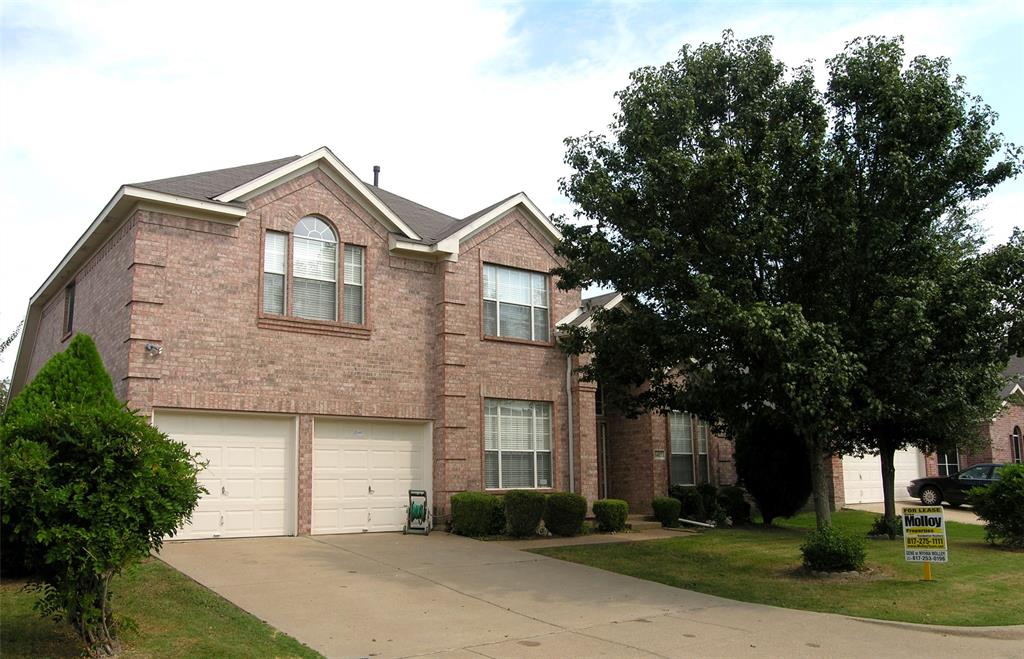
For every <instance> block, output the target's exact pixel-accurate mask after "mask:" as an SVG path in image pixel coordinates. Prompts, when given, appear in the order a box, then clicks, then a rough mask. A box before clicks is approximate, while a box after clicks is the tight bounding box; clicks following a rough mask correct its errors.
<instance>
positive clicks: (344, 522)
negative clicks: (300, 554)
mask: <svg viewBox="0 0 1024 659" xmlns="http://www.w3.org/2000/svg"><path fill="white" fill-rule="evenodd" d="M429 441H430V433H429V426H428V425H427V424H423V423H420V424H403V423H394V422H382V421H371V420H340V421H339V420H317V421H316V423H315V424H314V439H313V444H314V449H315V450H314V463H313V472H314V480H313V499H314V509H315V512H314V520H313V533H353V532H356V533H358V532H363V531H397V530H401V529H402V527H403V525H404V524H405V515H406V512H405V507H406V505H407V503H408V490H410V489H428V487H429V479H428V478H425V477H424V475H425V474H428V473H429V472H428V470H426V469H424V465H423V462H424V461H425V460H426V456H427V455H428V453H427V452H426V451H425V449H424V447H425V446H426V443H427V442H429ZM332 481H333V483H334V485H333V486H332V485H331V484H330V483H331V482H332ZM332 508H333V509H334V510H335V511H337V514H336V515H333V516H332V515H330V514H329V513H328V511H329V510H330V509H332Z"/></svg>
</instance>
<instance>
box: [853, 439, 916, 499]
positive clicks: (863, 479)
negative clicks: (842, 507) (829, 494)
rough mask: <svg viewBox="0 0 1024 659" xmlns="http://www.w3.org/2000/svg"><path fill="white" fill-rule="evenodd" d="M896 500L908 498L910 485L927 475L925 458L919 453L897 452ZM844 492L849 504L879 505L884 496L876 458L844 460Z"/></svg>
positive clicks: (880, 467)
mask: <svg viewBox="0 0 1024 659" xmlns="http://www.w3.org/2000/svg"><path fill="white" fill-rule="evenodd" d="M893 465H894V466H895V467H896V486H895V488H894V489H895V494H896V500H897V501H900V500H905V499H908V498H909V495H908V494H907V484H908V483H910V481H912V480H914V479H915V478H921V477H922V476H923V475H924V456H923V455H921V452H920V451H918V450H917V449H914V448H912V449H906V450H903V451H896V455H895V456H894V458H893ZM843 492H844V496H845V499H846V503H877V502H880V501H884V500H885V499H884V497H883V495H882V463H881V461H880V459H879V457H878V456H877V455H865V456H864V457H863V458H855V457H851V456H845V457H844V458H843Z"/></svg>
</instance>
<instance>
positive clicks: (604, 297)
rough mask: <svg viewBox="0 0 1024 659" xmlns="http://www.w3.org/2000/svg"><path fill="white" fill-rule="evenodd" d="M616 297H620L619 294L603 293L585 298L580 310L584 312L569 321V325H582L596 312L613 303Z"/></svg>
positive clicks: (615, 292)
mask: <svg viewBox="0 0 1024 659" xmlns="http://www.w3.org/2000/svg"><path fill="white" fill-rule="evenodd" d="M616 295H618V292H617V291H612V292H611V293H602V294H601V295H595V296H593V297H588V298H584V299H583V301H582V302H581V303H580V309H582V310H583V312H582V313H581V314H580V315H578V316H576V317H575V318H573V319H572V320H571V321H569V324H570V325H572V326H574V327H575V326H578V325H582V324H583V323H584V322H586V321H587V319H588V318H590V317H591V316H593V315H594V312H595V311H596V310H598V309H600V308H601V307H603V306H604V305H606V304H608V303H609V302H611V301H612V300H613V299H614V298H615V296H616Z"/></svg>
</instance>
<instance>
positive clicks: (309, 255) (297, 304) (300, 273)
mask: <svg viewBox="0 0 1024 659" xmlns="http://www.w3.org/2000/svg"><path fill="white" fill-rule="evenodd" d="M292 240H293V245H292V277H293V280H292V315H294V316H298V317H299V318H309V319H311V320H337V318H338V238H337V237H336V236H335V235H334V230H333V229H331V227H329V226H327V223H326V222H324V221H323V220H321V219H319V218H316V217H304V218H302V219H301V220H299V223H298V224H296V225H295V232H294V233H293V234H292Z"/></svg>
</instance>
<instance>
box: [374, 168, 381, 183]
mask: <svg viewBox="0 0 1024 659" xmlns="http://www.w3.org/2000/svg"><path fill="white" fill-rule="evenodd" d="M378 181H380V165H374V166H373V187H375V188H376V187H377V182H378Z"/></svg>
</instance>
